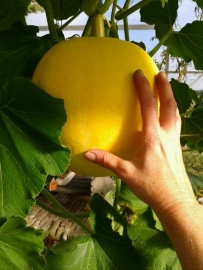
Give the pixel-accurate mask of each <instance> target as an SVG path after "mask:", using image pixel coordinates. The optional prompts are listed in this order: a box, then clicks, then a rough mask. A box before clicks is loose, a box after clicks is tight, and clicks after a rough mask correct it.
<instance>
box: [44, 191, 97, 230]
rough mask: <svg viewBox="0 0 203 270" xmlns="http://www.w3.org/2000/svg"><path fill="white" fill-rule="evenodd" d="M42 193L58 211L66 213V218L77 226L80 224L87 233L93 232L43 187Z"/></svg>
mask: <svg viewBox="0 0 203 270" xmlns="http://www.w3.org/2000/svg"><path fill="white" fill-rule="evenodd" d="M42 194H43V195H44V196H45V197H46V198H47V199H48V200H49V201H50V202H51V203H52V204H53V205H54V206H55V207H56V208H58V210H59V211H61V213H64V214H65V215H66V217H67V218H69V219H70V220H72V221H73V222H75V223H76V224H77V225H78V226H80V227H81V228H82V229H83V230H84V231H86V232H87V233H88V234H90V235H92V234H93V232H92V231H91V230H90V229H89V228H88V227H87V226H85V224H83V223H82V222H81V221H79V220H78V219H77V218H76V217H75V216H74V215H72V214H71V213H69V212H68V211H67V210H66V209H65V208H64V207H63V206H62V205H61V204H60V203H59V202H57V200H55V198H54V197H53V196H52V195H51V194H50V193H49V192H48V191H47V190H46V189H43V190H42Z"/></svg>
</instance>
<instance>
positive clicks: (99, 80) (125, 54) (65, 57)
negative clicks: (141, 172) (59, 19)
mask: <svg viewBox="0 0 203 270" xmlns="http://www.w3.org/2000/svg"><path fill="white" fill-rule="evenodd" d="M137 69H141V70H142V71H143V72H144V74H145V76H146V77H147V79H148V80H149V82H150V85H151V88H152V90H153V91H154V92H155V91H156V85H155V75H156V74H157V73H158V69H157V67H156V65H155V63H154V62H153V60H152V59H151V58H150V57H149V56H148V54H147V53H146V52H145V51H144V50H142V49H141V48H140V47H139V46H137V45H135V44H132V43H130V42H126V41H122V40H118V39H113V38H102V37H87V38H86V37H84V38H74V39H70V40H68V41H63V42H61V43H59V44H57V45H55V46H54V47H52V48H51V49H50V50H49V51H48V52H47V53H46V54H45V55H44V57H43V58H42V59H41V61H40V62H39V64H38V66H37V68H36V70H35V72H34V75H33V78H32V81H33V82H34V83H35V84H36V85H38V86H39V87H40V88H42V89H43V90H45V91H46V92H47V93H49V94H50V95H52V96H54V97H57V98H61V99H63V100H64V104H65V109H66V113H67V122H66V124H65V125H64V127H63V130H62V135H61V138H60V139H61V143H62V144H63V145H65V146H68V147H69V148H70V149H71V151H72V156H71V163H70V166H69V170H71V171H74V172H76V173H77V174H81V175H86V176H108V175H113V173H112V172H110V171H109V170H107V169H104V168H102V167H100V166H98V165H97V164H94V163H92V162H90V161H87V160H86V159H85V158H84V154H85V152H86V151H87V150H89V149H93V148H97V149H104V150H107V151H110V152H112V153H114V154H116V155H118V156H120V157H122V158H124V159H131V158H132V157H133V156H134V155H135V154H136V153H137V152H138V151H139V149H140V142H141V130H142V120H141V114H140V107H139V101H138V97H137V93H136V89H135V87H134V84H133V73H134V71H135V70H137Z"/></svg>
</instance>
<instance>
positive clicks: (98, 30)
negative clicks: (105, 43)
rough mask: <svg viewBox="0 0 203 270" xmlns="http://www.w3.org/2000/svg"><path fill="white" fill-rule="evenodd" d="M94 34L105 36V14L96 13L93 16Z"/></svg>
mask: <svg viewBox="0 0 203 270" xmlns="http://www.w3.org/2000/svg"><path fill="white" fill-rule="evenodd" d="M91 24H92V36H93V37H104V20H103V15H101V14H96V15H93V16H92V17H91Z"/></svg>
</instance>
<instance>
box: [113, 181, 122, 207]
mask: <svg viewBox="0 0 203 270" xmlns="http://www.w3.org/2000/svg"><path fill="white" fill-rule="evenodd" d="M120 189H121V179H119V178H116V191H115V198H114V202H113V208H114V209H115V210H116V211H117V210H118V197H119V193H120Z"/></svg>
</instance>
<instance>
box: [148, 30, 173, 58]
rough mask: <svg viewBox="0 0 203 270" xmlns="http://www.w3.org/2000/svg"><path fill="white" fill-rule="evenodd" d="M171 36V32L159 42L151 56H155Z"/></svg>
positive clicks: (150, 53)
mask: <svg viewBox="0 0 203 270" xmlns="http://www.w3.org/2000/svg"><path fill="white" fill-rule="evenodd" d="M170 35H171V31H169V32H168V33H167V34H166V35H165V36H163V38H162V39H161V40H160V41H159V43H158V44H157V45H156V46H155V47H154V49H152V50H151V51H150V52H149V56H151V57H152V56H154V55H155V53H156V52H157V51H158V50H159V49H160V48H161V46H162V45H163V44H164V42H165V41H166V40H167V39H168V37H169V36H170Z"/></svg>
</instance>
